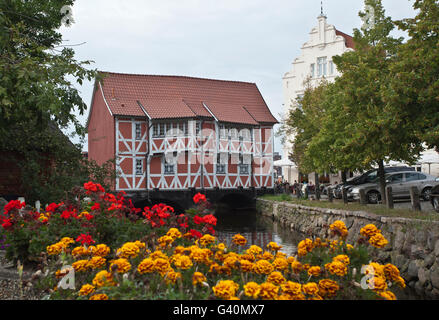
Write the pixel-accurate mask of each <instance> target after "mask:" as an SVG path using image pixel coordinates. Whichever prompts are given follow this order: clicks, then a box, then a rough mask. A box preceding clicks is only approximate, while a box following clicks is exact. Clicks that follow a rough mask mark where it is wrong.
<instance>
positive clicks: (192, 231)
mask: <svg viewBox="0 0 439 320" xmlns="http://www.w3.org/2000/svg"><path fill="white" fill-rule="evenodd" d="M189 232H190V234H191V235H192V236H193V237H195V238H198V239H199V238H201V236H202V234H201V232H199V231H197V230H194V229H191V230H189Z"/></svg>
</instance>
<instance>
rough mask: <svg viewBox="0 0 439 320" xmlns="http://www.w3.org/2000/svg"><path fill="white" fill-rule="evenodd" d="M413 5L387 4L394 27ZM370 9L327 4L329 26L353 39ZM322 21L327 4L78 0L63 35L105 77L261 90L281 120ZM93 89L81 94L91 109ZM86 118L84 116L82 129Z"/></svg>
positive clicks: (392, 0)
mask: <svg viewBox="0 0 439 320" xmlns="http://www.w3.org/2000/svg"><path fill="white" fill-rule="evenodd" d="M413 2H414V0H411V1H410V0H383V4H384V7H385V9H386V13H387V15H389V16H391V17H392V18H393V19H402V18H406V17H413V16H414V11H413V8H412V4H413ZM363 5H364V4H363V1H362V0H324V1H323V8H324V13H325V14H326V16H327V17H328V23H329V24H332V25H334V26H335V27H336V28H337V29H338V30H340V31H343V32H345V33H348V34H352V30H353V29H354V28H359V27H360V26H361V19H360V18H359V16H358V12H359V11H360V10H362V8H363ZM319 14H320V0H271V1H268V0H264V1H262V0H125V1H123V0H76V2H75V5H74V6H73V18H74V20H75V23H74V24H73V25H72V26H71V27H69V28H67V27H62V28H61V32H62V34H63V38H64V39H65V40H66V42H65V43H66V44H80V43H83V42H85V44H82V45H80V46H76V47H75V52H76V58H77V59H78V60H93V61H94V63H93V64H92V66H91V67H92V68H97V69H98V70H102V71H112V72H122V73H140V74H157V75H182V76H193V77H203V78H212V79H222V80H236V81H246V82H253V83H256V84H257V86H258V88H259V90H260V91H261V93H262V95H263V97H264V99H265V101H266V102H267V104H268V107H269V108H270V110H271V112H272V113H273V115H274V116H275V117H276V118H277V119H278V120H280V118H281V113H282V103H283V101H282V76H283V75H284V74H285V73H286V72H287V71H289V69H290V66H291V63H292V62H293V60H294V59H295V58H296V57H297V56H299V55H300V48H301V46H302V45H303V43H305V42H306V41H308V37H309V32H310V31H311V29H312V28H313V27H314V26H316V25H317V16H318V15H319ZM92 86H93V84H92V83H88V82H86V83H85V84H84V85H82V86H78V89H79V90H80V91H81V96H82V98H83V99H84V101H85V102H86V103H87V105H88V106H90V101H91V96H92ZM87 115H88V110H87V112H86V114H85V115H83V116H79V119H80V121H81V122H82V123H83V124H85V122H86V119H87ZM75 142H76V141H75ZM281 148H282V146H281V144H280V141H279V139H277V138H276V144H275V151H277V152H280V151H281ZM84 150H87V144H86V145H85V146H84Z"/></svg>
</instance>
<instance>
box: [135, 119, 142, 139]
mask: <svg viewBox="0 0 439 320" xmlns="http://www.w3.org/2000/svg"><path fill="white" fill-rule="evenodd" d="M135 131H136V140H140V139H142V127H141V125H140V123H136V124H135Z"/></svg>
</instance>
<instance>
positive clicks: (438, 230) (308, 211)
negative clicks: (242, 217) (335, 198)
mask: <svg viewBox="0 0 439 320" xmlns="http://www.w3.org/2000/svg"><path fill="white" fill-rule="evenodd" d="M257 207H258V211H259V212H260V213H261V214H262V215H264V216H269V217H272V218H273V219H275V220H277V221H278V222H279V223H280V224H281V225H283V227H285V228H287V229H288V228H289V229H290V230H294V231H298V232H301V233H303V234H305V235H307V236H309V237H311V236H315V237H320V238H326V237H327V236H328V230H329V225H330V224H331V223H333V222H334V221H336V220H341V221H343V222H344V223H345V224H346V227H347V228H348V230H349V235H348V238H347V242H348V243H352V244H353V243H355V242H356V241H357V240H358V238H359V237H360V229H361V228H362V227H364V226H365V225H366V224H370V223H372V224H375V225H376V226H377V227H378V228H379V229H381V231H382V234H383V235H384V236H385V237H386V239H387V240H388V241H389V244H388V245H387V246H386V247H385V248H384V249H383V250H376V251H377V252H378V253H376V256H374V257H373V259H374V260H377V261H378V262H380V263H389V262H390V263H393V264H394V265H395V266H397V267H398V268H399V270H400V271H401V276H402V277H403V278H404V279H405V281H406V283H407V286H408V287H409V288H411V289H412V290H411V291H412V292H415V293H416V294H417V295H419V297H420V298H423V299H439V221H424V220H415V219H405V218H390V217H382V216H377V215H375V214H372V213H367V212H359V211H355V212H353V211H345V210H335V209H324V208H315V207H306V206H302V205H297V204H292V203H287V202H276V201H269V200H262V199H258V200H257ZM373 252H375V251H373ZM373 252H372V253H373Z"/></svg>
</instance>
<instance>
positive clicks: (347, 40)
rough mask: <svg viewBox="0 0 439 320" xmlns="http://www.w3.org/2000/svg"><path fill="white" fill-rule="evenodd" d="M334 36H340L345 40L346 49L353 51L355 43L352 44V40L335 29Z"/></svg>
mask: <svg viewBox="0 0 439 320" xmlns="http://www.w3.org/2000/svg"><path fill="white" fill-rule="evenodd" d="M335 34H336V35H337V36H342V37H343V38H344V39H345V43H346V47H348V48H351V49H355V43H354V38H353V37H352V36H350V35H348V34H346V33H344V32H341V31H339V30H337V29H335Z"/></svg>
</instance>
